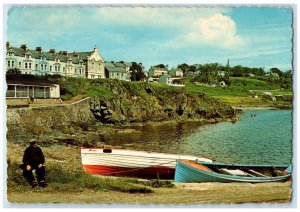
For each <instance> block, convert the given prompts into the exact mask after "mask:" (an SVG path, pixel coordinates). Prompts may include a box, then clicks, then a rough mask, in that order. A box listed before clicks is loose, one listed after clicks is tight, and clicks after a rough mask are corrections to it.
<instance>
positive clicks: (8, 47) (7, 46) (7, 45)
mask: <svg viewBox="0 0 300 212" xmlns="http://www.w3.org/2000/svg"><path fill="white" fill-rule="evenodd" d="M6 49H10V44H9V42H8V41H7V42H6Z"/></svg>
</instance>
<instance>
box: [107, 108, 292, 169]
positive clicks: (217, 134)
mask: <svg viewBox="0 0 300 212" xmlns="http://www.w3.org/2000/svg"><path fill="white" fill-rule="evenodd" d="M251 114H255V115H256V116H254V117H251ZM240 117H241V120H240V121H238V122H236V123H231V122H222V123H217V124H209V125H203V126H199V124H197V123H188V124H176V125H163V126H145V127H137V128H136V130H137V131H136V132H134V133H129V134H128V133H116V134H115V135H113V136H111V137H110V138H107V140H106V143H108V144H111V145H121V146H124V147H128V148H132V149H140V150H147V151H156V152H169V153H180V154H192V155H199V156H200V155H202V156H208V157H213V158H215V159H216V160H217V161H220V162H227V163H248V164H289V163H290V161H291V157H292V111H291V110H255V111H247V112H245V114H243V115H241V116H240Z"/></svg>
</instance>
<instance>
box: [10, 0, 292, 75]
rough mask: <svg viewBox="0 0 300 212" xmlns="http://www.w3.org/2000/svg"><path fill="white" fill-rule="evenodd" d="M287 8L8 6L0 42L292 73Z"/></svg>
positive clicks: (122, 58)
mask: <svg viewBox="0 0 300 212" xmlns="http://www.w3.org/2000/svg"><path fill="white" fill-rule="evenodd" d="M292 16H293V15H292V9H291V8H288V7H274V6H273V7H271V6H268V7H255V6H248V7H247V6H240V7H234V6H228V7H224V6H223V7H221V6H215V7H212V6H210V7H200V6H199V7H196V6H193V7H192V6H191V7H180V6H177V7H155V6H152V7H150V6H148V7H141V6H140V7H129V6H127V7H117V6H114V7H109V6H102V7H100V6H75V5H73V6H47V5H40V6H30V5H28V6H13V7H11V8H10V9H9V10H8V14H7V19H6V21H7V24H6V29H7V31H6V40H7V41H9V42H10V44H11V46H14V47H19V46H20V45H21V44H27V46H28V48H30V49H35V48H36V47H37V46H41V47H42V49H43V50H44V51H49V49H51V48H54V49H56V51H61V50H67V51H69V52H73V51H91V50H92V49H93V48H94V46H95V45H96V47H97V48H98V49H99V51H100V53H101V55H102V57H103V58H104V60H106V61H127V62H132V61H135V62H141V63H143V64H144V66H145V67H146V69H148V68H149V67H150V66H151V65H156V64H165V65H168V66H169V67H176V66H177V65H178V64H182V63H187V64H189V65H192V64H206V63H219V64H221V65H226V64H227V60H228V59H229V61H230V66H235V65H242V66H248V67H261V68H264V69H265V70H266V71H268V70H269V69H270V68H272V67H277V68H279V69H281V70H282V71H286V70H291V69H292V58H293V54H292V46H293V43H292V37H293V30H292V22H293V20H292Z"/></svg>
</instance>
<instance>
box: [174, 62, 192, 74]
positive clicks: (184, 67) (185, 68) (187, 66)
mask: <svg viewBox="0 0 300 212" xmlns="http://www.w3.org/2000/svg"><path fill="white" fill-rule="evenodd" d="M177 68H180V69H181V70H182V72H183V76H186V74H187V72H188V71H189V68H190V66H189V65H188V64H186V63H183V64H180V65H178V66H177Z"/></svg>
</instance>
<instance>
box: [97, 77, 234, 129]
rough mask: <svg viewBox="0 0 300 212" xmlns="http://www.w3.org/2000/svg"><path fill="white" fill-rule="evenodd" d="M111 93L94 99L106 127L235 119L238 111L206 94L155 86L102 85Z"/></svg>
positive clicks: (102, 83)
mask: <svg viewBox="0 0 300 212" xmlns="http://www.w3.org/2000/svg"><path fill="white" fill-rule="evenodd" d="M95 86H102V87H104V88H107V90H109V91H110V92H111V95H109V96H108V97H107V95H104V96H97V97H94V98H92V101H91V111H92V112H93V114H94V115H95V118H96V119H97V120H98V121H101V122H103V123H113V124H124V123H135V122H147V121H170V120H174V121H187V120H191V121H192V120H209V121H211V122H215V121H221V120H228V119H231V118H235V111H234V109H233V108H232V107H231V106H229V105H227V104H223V103H221V102H219V101H217V100H215V99H213V98H209V97H207V96H205V95H204V94H203V93H192V92H188V91H187V90H185V88H175V87H170V86H167V85H161V84H158V83H157V84H155V83H154V84H153V83H135V84H132V83H128V82H121V81H118V82H117V83H115V82H114V83H113V82H101V83H99V84H97V85H95Z"/></svg>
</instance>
